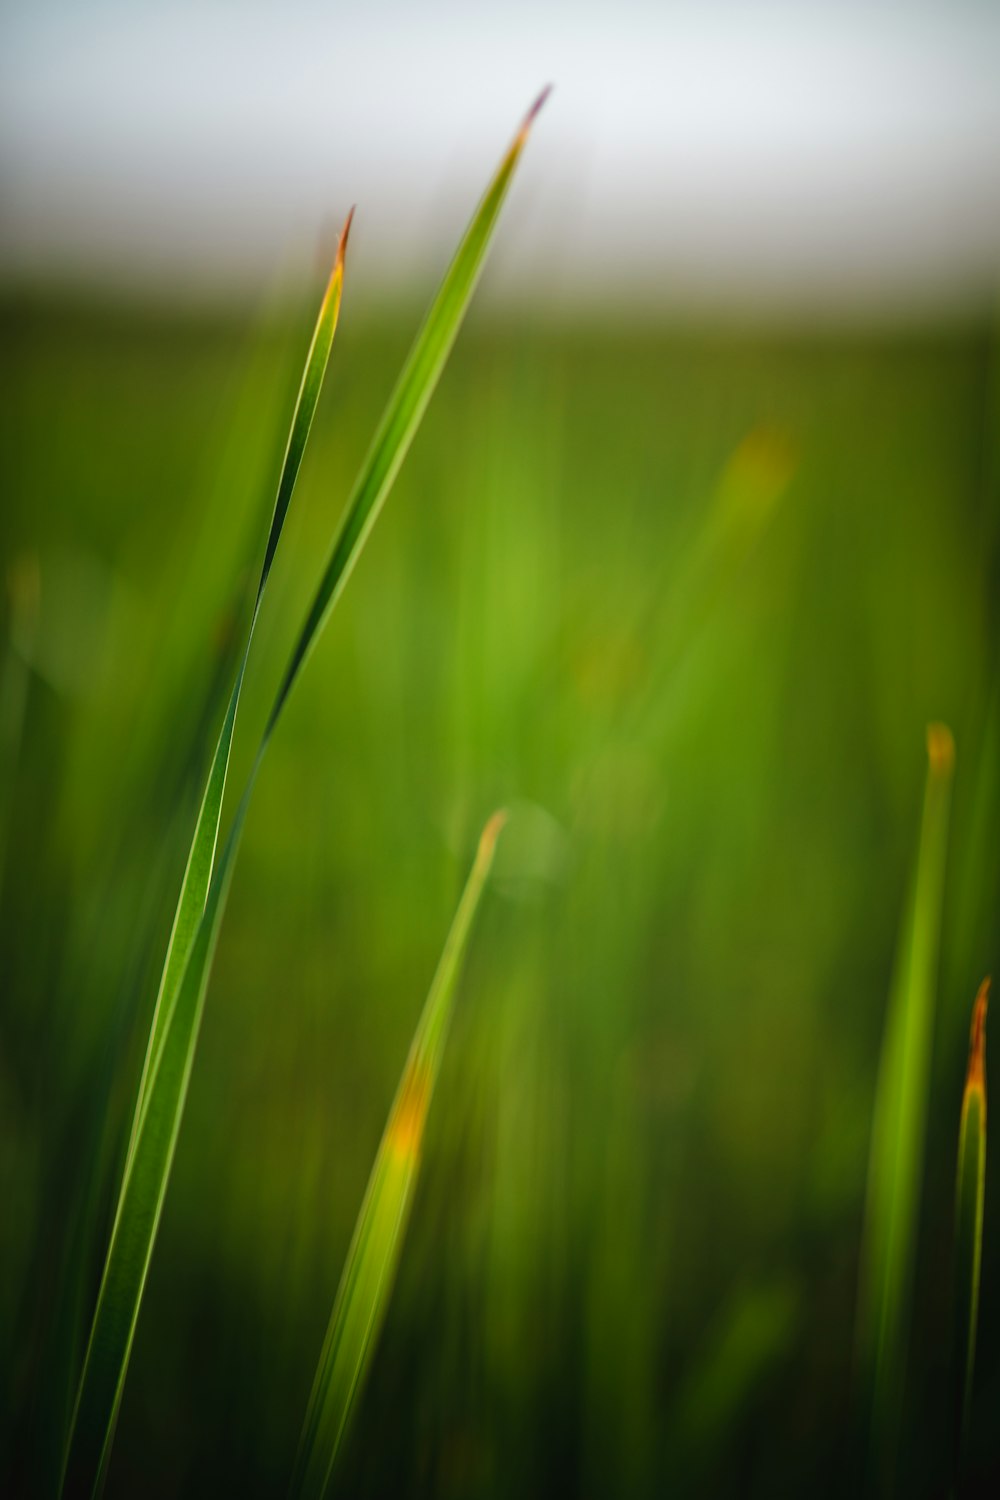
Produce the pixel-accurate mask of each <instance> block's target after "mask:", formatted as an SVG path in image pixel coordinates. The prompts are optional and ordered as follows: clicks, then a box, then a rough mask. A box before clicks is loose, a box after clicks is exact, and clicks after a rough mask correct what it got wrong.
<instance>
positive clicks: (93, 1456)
mask: <svg viewBox="0 0 1000 1500" xmlns="http://www.w3.org/2000/svg"><path fill="white" fill-rule="evenodd" d="M350 225H351V216H350V215H348V218H347V222H346V223H345V225H344V229H343V232H342V234H341V237H340V242H339V244H338V247H337V254H336V258H335V260H334V266H333V270H332V272H331V275H330V280H329V283H328V285H327V289H326V292H325V294H324V297H323V301H322V303H321V305H320V310H319V316H318V318H317V320H316V327H315V329H314V331H313V336H312V342H311V343H310V346H309V353H308V355H307V358H306V364H305V370H304V372H303V376H302V384H301V386H300V388H299V393H298V398H297V400H296V403H295V409H294V412H293V416H292V424H291V430H290V432H289V436H288V445H287V448H286V450H285V457H284V462H283V463H282V467H281V475H280V478H279V481H278V490H277V495H276V498H275V504H274V514H273V516H272V518H271V528H270V532H269V534H268V538H267V546H266V548H265V552H264V561H263V564H262V567H261V573H260V580H259V582H258V585H257V594H256V598H255V600H254V607H253V614H252V616H251V619H250V625H249V628H248V630H247V639H246V644H245V646H244V648H243V654H242V656H241V658H240V663H239V666H238V668H237V672H236V678H235V681H234V683H233V688H232V692H231V694H230V698H229V704H228V706H227V708H226V714H225V718H224V720H223V723H222V729H221V731H220V733H219V739H218V742H217V744H216V747H215V753H214V755H213V757H212V763H211V766H210V768H209V773H208V780H207V782H206V785H205V791H204V795H203V797H202V801H201V806H200V808H199V811H198V818H197V821H196V823H195V829H194V835H193V838H192V841H191V848H190V851H189V853H188V859H187V865H186V868H185V870H184V878H183V880H182V882H181V890H180V896H179V898H178V902H177V909H176V911H175V913H174V921H173V927H172V929H171V933H170V940H169V943H168V945H167V955H166V959H165V962H164V966H163V972H162V975H161V977H160V987H159V992H158V994H157V997H156V1005H155V1007H154V1010H153V1020H152V1025H151V1027H150V1033H149V1041H148V1043H147V1047H146V1057H145V1061H144V1063H143V1071H142V1077H141V1080H140V1083H139V1093H138V1096H137V1099H136V1107H135V1114H134V1117H133V1122H132V1133H131V1138H130V1140H129V1147H128V1153H127V1156H126V1161H125V1171H124V1175H123V1180H122V1188H121V1193H120V1196H119V1201H118V1208H117V1212H116V1215H115V1223H114V1227H113V1229H112V1235H111V1245H110V1248H109V1251H108V1256H107V1259H106V1261H105V1266H104V1273H103V1276H102V1280H101V1288H100V1291H99V1293H98V1302H97V1309H96V1312H95V1314H94V1322H93V1325H92V1327H91V1333H90V1340H89V1343H88V1347H87V1353H86V1356H85V1359H84V1366H83V1373H82V1375H81V1377H80V1386H79V1390H78V1393H77V1401H76V1409H75V1411H74V1415H73V1422H72V1426H71V1431H70V1440H69V1446H68V1449H67V1455H66V1466H65V1471H64V1480H63V1489H64V1492H65V1493H67V1494H76V1493H87V1492H88V1491H89V1490H91V1489H93V1490H97V1489H99V1488H100V1485H101V1483H102V1481H103V1475H104V1470H105V1467H106V1464H107V1459H108V1454H109V1452H110V1446H111V1440H112V1436H113V1433H114V1424H115V1420H116V1417H117V1411H118V1404H119V1401H120V1399H121V1392H122V1387H123V1384H124V1380H125V1370H126V1367H127V1365H128V1358H129V1353H130V1350H131V1345H132V1337H133V1334H134V1332H135V1323H136V1319H137V1317H138V1313H139V1303H140V1300H141V1297H142V1290H143V1286H144V1284H145V1278H146V1272H147V1270H148V1266H149V1259H150V1256H151V1254H152V1245H153V1239H154V1237H155V1234H156V1227H157V1224H158V1222H159V1213H160V1208H161V1206H162V1202H163V1195H164V1193H165V1191H166V1179H167V1175H168V1173H169V1166H170V1161H171V1159H172V1156H173V1144H174V1141H175V1139H176V1131H177V1127H178V1126H179V1124H180V1115H181V1111H182V1109H183V1101H184V1095H185V1093H186V1089H187V1073H188V1072H189V1070H190V1061H191V1059H192V1058H193V1055H194V1037H193V1036H192V1037H191V1040H190V1043H189V1046H188V1047H187V1049H186V1050H187V1051H188V1053H189V1058H188V1063H187V1070H186V1071H185V1070H184V1069H183V1068H182V1070H181V1072H182V1074H183V1078H182V1079H181V1078H180V1077H179V1076H178V1073H177V1060H176V1058H175V1059H173V1060H172V1062H173V1065H172V1066H167V1067H163V1066H161V1064H162V1063H163V1061H164V1048H165V1045H166V1041H167V1038H168V1037H173V1038H174V1039H175V1041H176V1039H178V1038H180V1037H181V1036H182V1035H183V1033H184V1018H183V1017H178V1015H177V1013H178V1010H179V1009H181V1008H183V1009H185V1011H186V1013H188V1014H189V1013H190V1011H191V1006H190V1005H188V1006H187V1007H182V1006H181V1001H182V999H183V998H184V992H185V982H186V978H187V976H188V975H189V974H195V973H196V970H197V965H192V963H191V959H192V955H193V954H194V953H195V952H196V951H197V949H198V946H199V944H200V946H201V948H202V950H203V952H204V951H206V950H207V948H208V947H209V946H211V947H214V941H215V937H216V935H217V930H218V921H217V919H216V920H215V922H214V923H213V922H209V923H207V924H206V923H203V916H204V915H205V913H206V901H207V900H208V897H209V892H210V890H211V878H212V869H213V864H214V861H215V849H216V843H217V840H218V834H219V822H220V820H221V817H222V803H223V797H224V795H225V789H226V776H227V772H228V769H229V753H230V750H231V748H232V743H233V732H234V730H235V728H236V715H237V711H238V709H239V702H240V692H241V689H242V686H243V678H244V675H245V673H246V666H247V660H248V658H249V655H250V647H251V644H252V641H253V633H254V627H255V625H256V623H257V618H258V615H259V613H260V605H261V600H262V598H263V596H264V590H265V588H266V586H267V580H268V576H269V574H270V571H271V564H272V563H273V561H274V555H275V552H276V550H277V546H278V541H279V539H280V536H281V530H282V526H283V525H284V520H285V516H286V514H287V512H288V505H289V501H290V500H291V497H292V491H293V489H294V488H295V481H296V478H297V477H298V472H299V466H300V464H301V462H302V454H303V452H304V450H305V445H306V440H307V438H308V436H309V429H310V427H311V426H312V420H313V415H314V413H315V411H316V404H317V402H318V400H319V394H320V390H321V389H322V385H323V377H324V375H325V373H326V367H327V363H328V360H329V356H330V349H331V346H332V344H333V336H334V333H335V332H336V328H337V319H338V316H339V313H340V302H341V293H342V291H343V284H344V254H345V251H346V248H347V237H348V233H349V231H350ZM239 823H240V826H242V818H240V819H239ZM226 884H228V881H227V882H226ZM215 905H216V907H217V908H218V909H219V911H220V912H221V903H220V900H219V893H217V899H216V902H215ZM213 929H214V930H213ZM209 933H211V936H210V937H209ZM206 976H207V970H206ZM175 1019H176V1020H177V1022H178V1024H177V1025H175V1024H174V1022H175ZM154 1080H156V1081H157V1083H158V1086H159V1091H160V1097H163V1095H164V1093H167V1092H169V1091H170V1090H171V1088H172V1087H173V1088H174V1091H175V1093H176V1100H175V1103H174V1106H173V1109H170V1108H168V1109H167V1110H166V1114H165V1116H161V1117H160V1118H159V1119H158V1120H157V1121H156V1122H154V1134H155V1136H156V1141H157V1144H158V1145H159V1146H161V1147H165V1148H166V1149H165V1151H164V1150H158V1151H154V1153H153V1157H154V1159H150V1158H149V1157H147V1158H146V1159H145V1160H144V1162H143V1170H142V1172H141V1173H138V1174H136V1173H135V1172H133V1170H132V1168H133V1165H134V1162H135V1154H136V1150H137V1146H138V1142H139V1140H140V1136H141V1131H142V1126H143V1123H144V1121H145V1119H146V1116H147V1111H148V1109H149V1102H150V1096H151V1091H152V1088H153V1082H154ZM178 1085H180V1087H179V1089H178V1088H177V1086H178ZM171 1114H172V1115H173V1116H174V1120H173V1125H172V1128H171V1126H170V1118H169V1117H170V1115H171ZM164 1132H166V1133H164Z"/></svg>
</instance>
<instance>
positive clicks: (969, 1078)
mask: <svg viewBox="0 0 1000 1500" xmlns="http://www.w3.org/2000/svg"><path fill="white" fill-rule="evenodd" d="M989 995H990V981H989V980H988V979H984V980H983V982H982V984H981V985H980V987H979V993H978V995H977V996H976V1003H975V1006H974V1008H973V1012H972V1029H971V1033H970V1037H969V1066H968V1071H967V1073H966V1076H965V1092H964V1094H963V1096H962V1123H961V1126H960V1129H959V1135H958V1171H957V1175H956V1186H955V1314H954V1316H955V1325H954V1358H955V1466H956V1475H957V1474H958V1473H959V1472H960V1470H961V1463H962V1454H963V1450H964V1447H965V1439H966V1435H967V1433H968V1429H969V1408H970V1405H971V1398H972V1373H973V1369H974V1366H975V1359H976V1325H977V1323H978V1321H979V1273H980V1267H981V1264H982V1253H983V1207H984V1203H985V1198H986V1008H987V1005H988V1003H989Z"/></svg>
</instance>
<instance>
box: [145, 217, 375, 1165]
mask: <svg viewBox="0 0 1000 1500" xmlns="http://www.w3.org/2000/svg"><path fill="white" fill-rule="evenodd" d="M353 217H354V210H353V208H352V209H351V212H350V213H349V214H348V216H347V219H346V222H345V224H344V227H343V229H342V230H341V234H340V240H339V242H338V245H337V252H336V255H335V257H334V263H333V270H332V271H331V273H330V280H329V282H328V283H327V288H326V292H325V294H324V296H323V301H322V303H321V304H320V309H319V315H318V317H317V319H316V326H315V328H314V329H313V336H312V340H311V342H310V345H309V352H308V354H307V356H306V363H305V369H304V370H303V372H302V383H301V385H300V386H299V393H298V396H297V398H296V402H295V409H294V412H293V414H292V425H291V428H290V430H289V433H288V444H287V446H286V448H285V456H284V460H283V462H282V466H281V475H280V478H279V480H278V491H277V494H276V496H275V501H274V513H273V515H272V517H271V528H270V531H269V533H268V538H267V546H266V547H265V549H264V561H263V563H262V565H261V570H260V579H259V581H258V584H257V594H256V597H255V599H254V606H253V612H252V614H251V616H250V625H249V628H248V630H247V638H246V644H245V646H244V648H243V654H242V656H241V658H240V663H239V666H238V668H237V671H236V680H235V682H234V683H233V689H232V693H231V695H230V698H229V704H228V707H227V709H226V716H225V718H224V720H223V723H222V729H221V731H220V733H219V739H218V743H217V744H216V747H215V754H214V755H213V757H212V764H211V767H210V768H209V773H208V780H207V782H206V784H205V792H204V795H203V797H202V801H201V806H200V808H199V809H198V818H197V822H196V823H195V830H194V836H193V838H192V840H191V849H190V852H189V854H188V859H187V865H186V868H185V870H184V878H183V880H182V882H181V890H180V896H179V897H178V900H177V909H176V911H175V913H174V921H173V926H172V928H171V932H170V940H169V942H168V944H167V955H166V959H165V961H164V965H163V973H162V975H161V978H160V988H159V992H158V994H157V997H156V1005H155V1007H154V1009H153V1022H152V1028H151V1030H150V1034H149V1043H148V1045H147V1049H146V1057H145V1060H144V1063H143V1070H142V1077H141V1080H140V1083H139V1094H138V1098H137V1100H136V1109H135V1116H134V1119H133V1122H132V1135H131V1139H130V1141H129V1149H128V1158H127V1159H131V1155H132V1150H133V1147H134V1145H135V1136H136V1131H137V1130H138V1126H139V1119H140V1115H141V1113H142V1109H143V1104H144V1100H145V1095H146V1086H147V1083H148V1080H149V1076H150V1073H151V1071H152V1068H153V1067H154V1066H155V1063H156V1059H157V1057H158V1055H159V1050H160V1047H161V1045H162V1042H163V1033H164V1029H165V1027H166V1025H167V1024H168V1021H169V1018H170V1014H171V1011H172V1008H173V1004H174V1001H175V1000H176V998H177V990H178V987H179V985H180V981H181V976H182V975H183V973H184V966H185V964H186V963H187V959H188V955H189V953H190V951H191V946H192V944H193V942H194V939H195V933H196V932H197V929H198V923H199V922H200V920H201V914H202V912H203V911H204V909H205V898H206V896H207V894H208V885H209V881H210V880H211V878H212V866H213V863H214V860H215V848H216V842H217V840H218V836H219V823H220V820H221V818H222V802H223V797H224V794H225V789H226V776H227V773H228V770H229V753H230V750H231V749H232V743H233V733H234V730H235V728H236V714H237V710H238V708H239V702H240V692H241V690H242V687H243V678H244V674H245V672H246V666H247V660H248V659H249V656H250V647H251V644H252V642H253V635H254V629H255V627H256V624H257V617H258V615H259V614H260V606H261V600H262V599H263V597H264V590H265V588H266V587H267V580H268V578H269V576H270V573H271V565H272V563H273V562H274V555H275V553H276V551H277V549H278V542H279V540H280V538H281V531H282V527H283V526H284V523H285V516H286V515H287V514H288V505H289V502H290V500H291V498H292V491H293V490H294V488H295V481H296V479H297V478H298V474H299V467H300V465H301V463H302V455H303V453H304V452H305V447H306V442H307V440H308V437H309V430H310V428H311V427H312V421H313V416H314V415H315V412H316V405H317V402H318V401H319V395H320V391H321V390H322V388H323V377H324V375H325V374H326V367H327V364H328V362H329V358H330V349H331V347H332V345H333V337H334V334H335V333H336V331H337V320H338V318H339V316H340V301H341V294H342V292H343V287H344V258H345V255H346V252H347V240H348V236H349V234H350V232H351V220H352V219H353Z"/></svg>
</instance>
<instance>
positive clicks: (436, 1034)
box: [291, 812, 505, 1500]
mask: <svg viewBox="0 0 1000 1500" xmlns="http://www.w3.org/2000/svg"><path fill="white" fill-rule="evenodd" d="M504 818H505V814H503V813H502V812H501V813H494V815H493V817H492V818H491V819H490V821H489V822H488V823H487V825H486V827H485V829H484V830H483V834H482V837H481V839H480V841H479V849H478V851H477V854H476V858H475V862H474V863H473V866H472V871H471V873H470V875H469V878H468V881H467V883H466V886H465V890H464V891H463V893H462V899H461V901H460V902H459V905H458V910H457V911H456V913H455V917H454V920H453V922H452V925H451V931H450V932H449V933H448V938H447V941H446V943H445V946H444V951H443V953H442V955H441V960H440V962H439V964H438V968H437V972H436V974H435V975H434V979H433V982H432V984H431V988H430V992H429V994H428V996H427V1000H426V1001H425V1003H424V1008H423V1012H422V1014H421V1016H420V1021H419V1022H418V1025H417V1029H416V1032H415V1033H414V1037H413V1042H412V1044H411V1046H410V1054H409V1057H408V1058H407V1061H406V1067H405V1068H404V1069H403V1076H402V1078H401V1079H400V1083H399V1088H398V1089H397V1091H396V1098H395V1100H394V1102H393V1106H392V1109H391V1111H390V1114H389V1119H388V1122H387V1124H386V1127H385V1133H384V1135H383V1136H382V1141H381V1144H380V1145H379V1148H378V1154H377V1155H376V1157H375V1164H374V1166H373V1167H372V1173H371V1177H370V1178H369V1179H368V1188H367V1191H366V1193H365V1197H364V1202H363V1203H362V1206H361V1212H360V1214H359V1216H358V1222H357V1225H356V1226H355V1230H354V1237H353V1239H352V1241H351V1246H350V1249H349V1250H348V1252H347V1261H346V1263H345V1265H344V1270H343V1274H342V1276H341V1279H340V1286H339V1288H338V1291H337V1296H336V1300H335V1302H334V1305H333V1312H332V1314H331V1317H330V1324H329V1327H328V1329H327V1334H326V1340H325V1342H324V1344H323V1352H322V1354H321V1355H320V1361H319V1365H318V1367H317V1371H316V1379H315V1382H314V1384H313V1389H312V1395H311V1397H310V1399H309V1406H308V1409H307V1412H306V1419H305V1425H304V1427H303V1430H302V1440H301V1443H300V1445H299V1455H298V1460H297V1463H296V1469H295V1474H294V1476H293V1480H292V1489H291V1493H292V1495H293V1496H296V1497H310V1500H318V1497H320V1496H322V1495H323V1494H324V1493H325V1491H326V1488H327V1485H328V1484H329V1481H330V1475H331V1473H332V1471H333V1466H334V1463H335V1461H336V1457H337V1452H338V1450H339V1447H340V1443H341V1440H342V1438H343V1436H344V1432H345V1430H346V1427H347V1422H348V1418H349V1416H350V1414H351V1409H352V1407H353V1404H354V1401H355V1399H356V1397H357V1395H358V1391H359V1389H360V1386H361V1383H362V1380H363V1378H364V1375H365V1372H366V1370H367V1368H368V1364H369V1362H370V1360H371V1356H372V1353H373V1352H374V1347H375V1341H376V1339H377V1337H378V1333H379V1329H380V1328H381V1325H382V1320H383V1318H384V1317H385V1312H386V1307H387V1306H388V1301H389V1295H390V1292H391V1290H392V1282H393V1277H394V1275H395V1272H396V1267H397V1264H398V1262H399V1254H400V1250H401V1248H402V1242H403V1235H404V1233H405V1230H406V1221H407V1217H408V1212H409V1207H410V1203H411V1201H412V1196H413V1187H414V1183H415V1182H416V1177H417V1171H418V1167H419V1161H420V1146H421V1141H422V1138H423V1132H424V1124H425V1121H426V1118H427V1111H428V1108H429V1106H430V1102H431V1097H432V1095H433V1092H434V1084H435V1082H436V1079H437V1074H438V1070H439V1068H440V1065H441V1057H442V1053H443V1051H444V1043H445V1038H446V1035H447V1029H448V1021H449V1019H450V1016H451V1009H452V999H453V996H454V992H455V984H456V981H457V979H458V973H459V969H460V966H461V963H462V957H463V955H464V953H465V949H466V945H467V943H468V940H469V933H470V931H471V928H472V922H473V918H474V917H475V914H476V909H477V907H478V906H479V900H480V897H481V896H482V893H483V889H484V886H485V884H486V879H487V876H488V875H489V872H490V866H491V865H492V863H493V854H494V850H495V848H496V841H497V837H498V835H499V833H500V830H501V828H502V827H503V823H504Z"/></svg>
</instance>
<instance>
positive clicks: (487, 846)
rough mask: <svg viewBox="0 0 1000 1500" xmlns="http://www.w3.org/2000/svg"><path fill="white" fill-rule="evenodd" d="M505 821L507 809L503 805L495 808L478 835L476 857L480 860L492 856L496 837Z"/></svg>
mask: <svg viewBox="0 0 1000 1500" xmlns="http://www.w3.org/2000/svg"><path fill="white" fill-rule="evenodd" d="M506 821H507V809H506V808H505V807H499V808H497V810H496V812H495V813H493V815H492V816H491V817H490V818H489V820H488V821H487V824H486V827H485V828H484V829H483V831H482V833H481V834H480V835H479V854H478V858H479V860H480V861H482V860H486V859H492V858H493V851H494V850H495V848H496V846H497V839H498V838H499V837H500V834H501V832H502V830H503V826H504V824H505V823H506Z"/></svg>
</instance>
